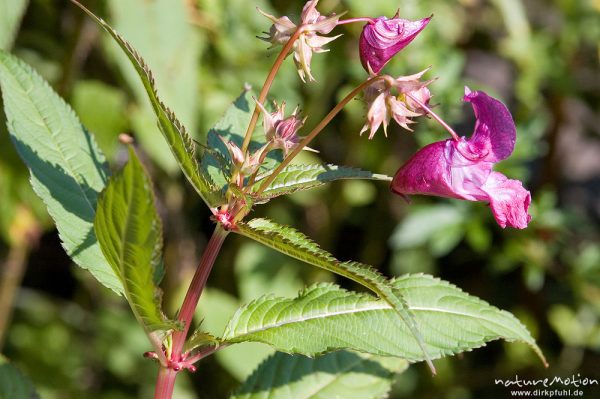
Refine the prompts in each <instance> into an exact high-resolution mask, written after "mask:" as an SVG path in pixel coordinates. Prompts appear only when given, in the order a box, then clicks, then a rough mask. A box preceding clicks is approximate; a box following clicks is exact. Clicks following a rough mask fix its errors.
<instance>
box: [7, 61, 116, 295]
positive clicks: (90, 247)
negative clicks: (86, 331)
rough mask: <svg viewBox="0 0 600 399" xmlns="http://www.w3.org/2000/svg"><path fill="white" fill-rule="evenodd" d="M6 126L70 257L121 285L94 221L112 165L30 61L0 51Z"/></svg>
mask: <svg viewBox="0 0 600 399" xmlns="http://www.w3.org/2000/svg"><path fill="white" fill-rule="evenodd" d="M0 84H1V86H2V96H3V99H4V111H5V113H6V118H7V127H8V130H9V133H10V136H11V139H12V141H13V143H14V145H15V147H16V148H17V152H18V153H19V155H20V156H21V158H22V159H23V161H24V162H25V164H27V167H28V168H29V171H30V173H31V185H32V186H33V189H34V190H35V192H36V194H37V195H38V196H39V197H40V198H41V199H42V200H43V201H44V203H45V204H46V207H47V208H48V213H49V214H50V216H51V217H52V218H53V219H54V222H55V223H56V227H57V229H58V233H59V236H60V239H61V241H62V245H63V247H64V248H65V250H66V252H67V253H68V254H69V256H70V257H71V258H72V259H73V260H74V261H75V263H77V264H78V265H79V266H81V267H83V268H84V269H87V270H89V271H90V272H91V273H92V275H93V276H94V277H95V278H96V279H97V280H98V281H100V282H101V283H102V284H104V285H105V286H106V287H108V288H110V289H112V290H113V291H115V292H116V293H121V292H122V290H123V287H122V286H121V282H120V280H119V278H118V277H117V275H116V274H115V273H114V271H113V270H112V268H111V267H110V265H109V264H108V262H107V261H106V259H105V258H104V255H103V254H102V251H101V250H100V246H99V245H98V241H97V239H96V234H95V233H94V228H93V221H94V215H95V213H96V201H97V198H98V194H99V193H100V191H102V189H104V186H105V185H106V179H107V177H108V174H109V172H108V167H107V165H106V161H105V157H104V154H103V153H102V151H100V149H99V148H98V146H97V145H96V142H95V140H94V138H93V136H92V135H91V134H89V133H88V132H87V131H86V130H85V129H84V128H83V126H82V125H81V122H79V120H78V119H77V116H75V114H74V113H73V111H72V110H71V108H70V107H69V106H68V105H67V104H66V103H65V102H64V101H63V100H62V99H61V98H60V97H59V96H58V95H57V94H56V93H55V92H54V91H53V90H52V89H51V88H50V86H48V84H47V83H46V82H45V81H44V80H43V79H42V78H41V77H40V76H39V75H38V74H37V73H36V72H35V71H34V70H33V69H32V68H31V67H30V66H29V65H27V64H25V63H24V62H23V61H21V60H19V59H17V58H16V57H14V56H12V55H10V54H8V53H6V52H3V51H2V50H0Z"/></svg>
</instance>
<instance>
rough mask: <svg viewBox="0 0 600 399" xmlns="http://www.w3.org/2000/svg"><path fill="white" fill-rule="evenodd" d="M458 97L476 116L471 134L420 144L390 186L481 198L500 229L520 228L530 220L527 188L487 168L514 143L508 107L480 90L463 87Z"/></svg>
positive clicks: (402, 191)
mask: <svg viewBox="0 0 600 399" xmlns="http://www.w3.org/2000/svg"><path fill="white" fill-rule="evenodd" d="M464 100H465V101H468V102H470V103H471V104H472V105H473V110H474V112H475V116H476V118H477V122H476V124H475V132H474V133H473V135H472V136H471V138H470V139H465V138H464V137H460V138H459V139H458V140H454V139H450V140H445V141H439V142H436V143H433V144H429V145H428V146H426V147H424V148H422V149H421V150H420V151H418V152H417V153H416V154H415V155H414V156H413V157H412V158H411V159H410V160H409V161H408V162H407V163H406V164H405V165H404V166H402V167H401V168H400V170H398V172H396V175H395V176H394V180H393V181H392V186H391V188H392V191H393V192H395V193H397V194H400V195H406V194H423V195H437V196H441V197H448V198H457V199H464V200H469V201H487V202H489V204H490V207H491V208H492V213H493V214H494V217H495V218H496V222H498V224H499V225H500V226H501V227H502V228H504V227H506V226H510V227H515V228H518V229H523V228H525V227H527V224H528V223H529V221H530V220H531V216H530V215H529V214H528V213H527V210H528V209H529V204H530V203H531V195H530V194H529V191H527V190H526V189H525V188H523V185H522V184H521V182H520V181H518V180H511V179H508V178H507V177H506V176H504V175H503V174H501V173H498V172H494V171H493V170H492V167H493V166H494V164H495V163H497V162H499V161H501V160H503V159H506V158H507V157H508V156H510V154H511V153H512V152H513V149H514V146H515V141H516V128H515V123H514V122H513V119H512V117H511V115H510V112H509V111H508V109H507V108H506V106H505V105H504V104H502V103H501V102H500V101H498V100H496V99H494V98H492V97H490V96H488V95H487V94H485V93H484V92H481V91H474V92H471V91H470V90H469V89H468V88H466V89H465V97H464Z"/></svg>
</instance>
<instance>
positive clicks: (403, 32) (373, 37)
mask: <svg viewBox="0 0 600 399" xmlns="http://www.w3.org/2000/svg"><path fill="white" fill-rule="evenodd" d="M430 19H431V17H428V18H424V19H421V20H419V21H409V20H407V19H401V18H392V19H388V18H386V17H379V18H377V19H375V20H374V21H373V22H369V23H367V24H366V25H365V26H364V28H363V30H362V33H361V35H360V42H359V53H360V61H361V63H362V65H363V67H364V68H365V69H366V70H367V71H369V68H371V70H372V71H373V72H374V73H379V71H381V69H382V68H383V67H384V66H385V64H387V63H388V61H389V60H390V59H392V57H393V56H394V55H396V53H398V52H399V51H400V50H402V49H403V48H404V47H406V46H407V45H408V44H409V43H410V42H412V41H413V40H414V38H415V37H417V35H418V34H419V33H420V32H421V31H422V30H423V29H424V28H425V26H426V25H427V24H428V23H429V20H430Z"/></svg>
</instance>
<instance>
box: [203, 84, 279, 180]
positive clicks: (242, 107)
mask: <svg viewBox="0 0 600 399" xmlns="http://www.w3.org/2000/svg"><path fill="white" fill-rule="evenodd" d="M252 96H253V93H252V91H250V90H245V91H244V92H242V94H241V95H240V96H239V97H238V98H237V99H236V100H235V101H234V102H233V103H232V104H231V106H230V107H229V108H227V110H226V111H225V114H224V115H223V116H222V117H221V119H219V121H218V122H217V123H216V124H215V125H214V126H213V128H212V129H210V131H209V132H208V137H207V146H208V147H209V148H211V149H213V150H214V151H216V152H217V155H215V154H213V153H209V152H207V153H205V155H204V157H203V159H202V169H203V170H204V171H205V173H206V174H208V175H210V177H211V178H212V179H213V181H214V182H215V183H216V184H217V185H218V186H219V187H221V188H222V189H223V188H224V187H225V186H226V185H227V184H228V183H229V181H228V175H224V173H223V171H225V172H226V173H227V172H228V170H227V169H228V168H229V167H230V166H231V164H232V161H231V156H230V155H229V152H228V151H227V147H225V144H224V143H223V140H221V138H219V137H222V138H223V139H225V140H226V141H229V140H231V141H233V142H234V143H235V144H236V145H237V146H238V147H240V148H241V147H242V143H243V142H244V135H245V133H246V128H247V127H248V123H249V122H250V118H251V116H252V112H253V111H254V104H255V102H254V99H253V98H252ZM266 141H267V140H266V137H265V134H264V131H263V129H262V127H259V128H257V129H256V131H255V132H254V134H253V135H252V141H250V145H249V146H248V149H249V151H250V152H253V151H256V150H258V149H259V148H260V147H262V146H263V145H264V144H265V143H266ZM282 159H283V153H282V152H281V151H280V150H275V151H271V152H270V153H269V155H268V156H267V158H266V159H265V162H264V164H263V166H262V168H263V169H264V170H271V169H274V168H275V167H276V166H277V165H278V164H279V163H280V162H281V161H282ZM224 163H225V164H224Z"/></svg>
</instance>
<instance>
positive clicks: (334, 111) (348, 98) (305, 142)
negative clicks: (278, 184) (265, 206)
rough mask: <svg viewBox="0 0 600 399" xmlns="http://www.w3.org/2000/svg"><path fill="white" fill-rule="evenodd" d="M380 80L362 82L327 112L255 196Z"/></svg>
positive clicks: (266, 179) (375, 77) (267, 178)
mask: <svg viewBox="0 0 600 399" xmlns="http://www.w3.org/2000/svg"><path fill="white" fill-rule="evenodd" d="M381 79H384V77H382V76H374V77H372V78H370V79H368V80H366V81H364V82H363V83H361V84H360V85H359V86H357V87H356V88H355V89H354V90H352V91H351V92H350V93H349V94H348V95H347V96H346V97H344V98H343V99H342V101H340V102H339V103H338V104H337V105H336V106H335V107H334V108H333V109H332V110H331V111H329V113H328V114H327V115H326V116H325V118H323V120H322V121H321V122H319V124H318V125H317V126H315V128H314V129H313V130H312V131H311V132H310V133H309V134H308V135H307V136H305V137H304V138H303V139H302V140H301V141H300V143H298V145H297V146H296V147H295V148H294V150H293V151H292V152H290V154H289V155H288V156H287V157H285V158H284V159H283V161H282V162H281V163H280V164H279V165H278V166H277V168H275V170H273V173H271V174H270V175H269V176H268V177H266V178H265V179H264V181H263V182H262V184H261V185H260V187H259V188H258V190H257V192H256V195H257V196H259V195H260V194H261V193H262V192H263V191H265V190H266V188H267V187H269V184H271V183H272V182H273V180H275V178H276V177H277V175H279V173H281V171H282V170H283V169H284V168H285V167H286V166H288V165H289V163H290V162H292V160H293V159H294V158H295V157H296V155H298V154H299V153H300V151H302V149H303V148H305V147H306V146H307V145H308V144H309V143H310V142H311V141H312V140H313V139H314V138H315V137H317V135H318V134H319V133H321V131H322V130H323V129H324V128H325V126H327V125H328V124H329V122H331V120H332V119H333V118H334V117H335V116H336V115H337V114H338V113H339V112H340V111H341V110H342V109H343V108H344V107H345V106H346V104H348V103H349V102H350V101H351V100H352V99H353V98H354V97H356V96H357V95H358V94H359V93H360V92H361V91H363V90H364V88H365V87H368V86H369V85H371V84H372V83H374V82H375V81H378V80H381Z"/></svg>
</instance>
